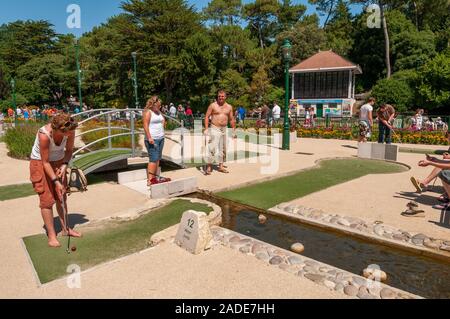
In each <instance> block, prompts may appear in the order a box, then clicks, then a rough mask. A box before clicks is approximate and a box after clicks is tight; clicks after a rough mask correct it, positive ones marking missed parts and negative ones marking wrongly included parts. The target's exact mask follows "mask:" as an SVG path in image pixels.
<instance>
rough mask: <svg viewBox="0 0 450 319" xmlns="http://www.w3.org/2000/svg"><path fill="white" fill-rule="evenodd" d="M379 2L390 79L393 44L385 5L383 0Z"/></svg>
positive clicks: (387, 72) (387, 75) (387, 71)
mask: <svg viewBox="0 0 450 319" xmlns="http://www.w3.org/2000/svg"><path fill="white" fill-rule="evenodd" d="M378 4H379V6H380V15H381V17H380V18H381V21H382V23H383V32H384V44H385V50H386V52H385V54H386V77H387V78H388V79H389V78H390V77H391V74H392V70H391V45H390V40H389V32H388V26H387V21H386V16H385V15H384V7H383V5H384V4H383V1H381V0H380V1H378Z"/></svg>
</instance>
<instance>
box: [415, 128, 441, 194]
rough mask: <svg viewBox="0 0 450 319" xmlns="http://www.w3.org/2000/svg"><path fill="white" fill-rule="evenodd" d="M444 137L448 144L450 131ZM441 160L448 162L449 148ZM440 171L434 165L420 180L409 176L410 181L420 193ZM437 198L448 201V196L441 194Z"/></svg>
mask: <svg viewBox="0 0 450 319" xmlns="http://www.w3.org/2000/svg"><path fill="white" fill-rule="evenodd" d="M446 137H447V140H448V144H449V145H450V133H449V132H447V133H446ZM442 160H443V161H445V162H448V163H450V148H449V149H448V151H447V152H445V153H444V154H443V158H442ZM441 171H442V169H441V168H439V167H435V168H434V169H433V171H432V172H431V173H430V174H429V175H428V176H427V177H426V178H424V179H422V180H420V179H418V178H415V177H414V176H413V177H411V183H412V184H413V185H414V187H415V188H416V190H417V192H418V193H422V192H424V191H426V190H427V189H428V186H429V184H430V183H431V182H432V181H433V180H435V179H436V178H437V177H438V176H439V173H440V172H441ZM439 200H440V201H442V202H448V198H446V197H445V195H442V196H441V197H439Z"/></svg>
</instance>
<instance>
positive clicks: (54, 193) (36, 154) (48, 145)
mask: <svg viewBox="0 0 450 319" xmlns="http://www.w3.org/2000/svg"><path fill="white" fill-rule="evenodd" d="M77 126H78V124H77V123H76V122H75V121H74V120H73V118H71V117H70V115H69V114H66V113H57V114H56V115H55V116H53V118H52V119H51V122H50V123H49V124H47V125H45V126H43V127H41V128H40V129H39V131H38V133H37V135H36V140H35V142H34V145H33V149H32V151H31V161H30V180H31V182H32V183H33V188H34V190H35V192H36V193H37V194H38V195H39V207H40V209H41V215H42V219H43V220H44V224H45V228H46V230H47V236H48V245H49V246H50V247H60V246H61V244H60V243H59V241H58V240H57V235H56V231H55V226H54V222H53V205H54V204H55V203H56V210H57V211H58V215H59V220H60V222H61V225H62V226H61V227H62V234H63V235H65V236H68V235H69V234H70V236H72V237H81V234H79V233H77V232H75V231H74V230H72V229H70V228H67V229H66V228H65V225H66V223H65V216H64V211H63V209H62V205H61V203H62V199H63V198H65V196H66V194H65V193H66V188H67V178H66V174H65V172H66V170H67V166H68V164H69V162H70V160H71V159H72V153H73V146H74V141H75V129H76V128H77ZM64 203H66V201H64ZM65 209H66V211H67V205H66V207H65Z"/></svg>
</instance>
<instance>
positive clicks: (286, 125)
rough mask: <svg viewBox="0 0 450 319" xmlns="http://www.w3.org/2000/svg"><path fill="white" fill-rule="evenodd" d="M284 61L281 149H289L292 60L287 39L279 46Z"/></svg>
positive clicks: (290, 46) (290, 48) (290, 47)
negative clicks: (290, 65)
mask: <svg viewBox="0 0 450 319" xmlns="http://www.w3.org/2000/svg"><path fill="white" fill-rule="evenodd" d="M281 49H282V52H283V61H284V77H285V92H286V94H285V102H284V128H283V129H284V130H283V148H282V149H283V150H285V151H288V150H289V149H290V129H291V128H290V123H289V91H290V89H289V64H290V62H291V61H292V55H291V51H292V45H291V43H290V42H289V40H288V39H285V40H284V42H283V45H282V47H281Z"/></svg>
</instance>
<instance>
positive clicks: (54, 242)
mask: <svg viewBox="0 0 450 319" xmlns="http://www.w3.org/2000/svg"><path fill="white" fill-rule="evenodd" d="M41 215H42V219H43V220H44V224H45V228H46V229H47V236H48V245H49V246H50V247H54V248H57V247H61V244H60V243H59V241H58V239H56V231H55V225H54V222H53V209H47V208H42V209H41Z"/></svg>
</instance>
